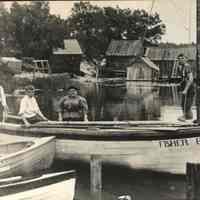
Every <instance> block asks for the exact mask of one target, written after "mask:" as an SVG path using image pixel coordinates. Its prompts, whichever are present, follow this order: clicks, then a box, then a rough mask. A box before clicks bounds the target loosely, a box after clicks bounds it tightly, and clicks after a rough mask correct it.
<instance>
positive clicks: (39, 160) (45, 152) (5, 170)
mask: <svg viewBox="0 0 200 200" xmlns="http://www.w3.org/2000/svg"><path fill="white" fill-rule="evenodd" d="M54 156H55V139H54V137H53V136H51V137H44V138H40V139H34V140H33V139H29V140H24V141H18V142H11V143H5V144H1V145H0V177H9V176H16V175H23V174H29V173H34V172H36V171H38V170H44V169H47V168H49V167H50V166H51V164H52V162H53V159H54Z"/></svg>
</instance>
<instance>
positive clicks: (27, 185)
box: [0, 170, 76, 197]
mask: <svg viewBox="0 0 200 200" xmlns="http://www.w3.org/2000/svg"><path fill="white" fill-rule="evenodd" d="M45 175H51V176H50V177H48V176H46V177H43V176H40V174H39V175H38V176H37V177H25V178H27V180H25V181H23V180H22V181H20V182H16V183H11V184H6V185H0V197H4V196H5V197H6V196H9V195H12V194H16V191H17V193H19V192H26V191H29V190H32V189H37V188H40V187H45V186H47V187H48V186H50V185H52V184H56V183H59V182H63V181H68V180H70V179H75V178H76V172H75V171H74V170H70V171H63V172H55V173H50V174H45ZM28 178H29V179H28ZM31 178H32V179H31ZM5 190H6V194H5V193H4V191H5Z"/></svg>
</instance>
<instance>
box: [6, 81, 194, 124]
mask: <svg viewBox="0 0 200 200" xmlns="http://www.w3.org/2000/svg"><path fill="white" fill-rule="evenodd" d="M66 92H67V91H66V90H50V89H47V90H41V91H38V92H37V93H36V96H37V99H38V102H39V105H40V107H41V109H42V111H43V112H44V113H45V114H46V116H48V118H49V119H51V120H57V103H58V100H59V99H60V98H61V97H62V96H63V95H65V94H66ZM80 93H81V95H82V96H84V97H85V98H86V99H87V101H88V105H89V120H90V121H95V120H96V121H98V120H101V121H113V120H120V121H122V120H124V121H126V120H165V121H166V120H167V121H169V120H172V121H174V120H176V119H177V117H178V116H179V115H181V114H182V111H181V107H180V100H181V99H180V98H181V97H180V94H179V91H178V87H177V85H166V84H165V85H159V84H158V83H155V82H154V83H152V82H133V81H130V82H121V83H120V84H113V83H112V84H108V83H104V82H101V83H98V84H97V83H91V82H90V83H84V84H82V85H81V87H80ZM14 99H15V100H14ZM16 99H17V101H16ZM19 101H20V99H19V98H15V97H13V96H12V95H11V96H10V97H9V98H8V104H9V107H10V108H11V111H12V110H14V111H15V113H17V110H18V107H19ZM193 112H194V116H195V107H193Z"/></svg>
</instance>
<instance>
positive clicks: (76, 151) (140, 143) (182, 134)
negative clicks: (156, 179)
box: [0, 121, 200, 174]
mask: <svg viewBox="0 0 200 200" xmlns="http://www.w3.org/2000/svg"><path fill="white" fill-rule="evenodd" d="M0 132H2V133H9V134H12V135H23V136H38V137H43V136H52V135H55V136H56V158H57V159H62V160H70V159H76V160H81V161H87V160H88V159H90V156H91V155H100V156H101V158H102V161H103V162H109V163H115V164H120V165H128V166H130V167H133V168H138V169H151V170H156V171H165V172H170V173H178V174H184V173H185V171H186V170H185V168H186V162H200V155H199V152H200V126H199V125H195V124H193V123H190V122H188V123H174V124H172V123H169V122H159V121H151V122H149V121H143V122H141V121H140V122H138V121H135V122H87V123H85V122H48V123H39V124H35V125H32V126H31V127H30V128H24V127H22V126H20V125H13V124H6V123H2V124H0Z"/></svg>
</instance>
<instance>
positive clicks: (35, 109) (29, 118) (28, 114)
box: [19, 85, 48, 126]
mask: <svg viewBox="0 0 200 200" xmlns="http://www.w3.org/2000/svg"><path fill="white" fill-rule="evenodd" d="M34 90H35V88H34V86H32V85H28V86H26V88H25V91H26V95H25V96H24V97H23V98H22V100H21V103H20V109H19V116H21V118H22V120H23V121H24V123H25V125H27V126H29V125H30V124H32V123H36V122H39V121H48V119H47V118H46V117H45V116H44V115H43V114H42V112H41V111H40V108H39V106H38V103H37V101H36V99H35V97H34Z"/></svg>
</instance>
